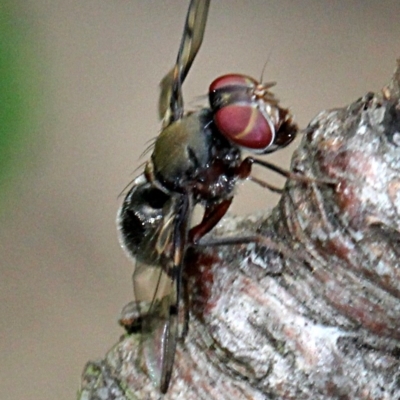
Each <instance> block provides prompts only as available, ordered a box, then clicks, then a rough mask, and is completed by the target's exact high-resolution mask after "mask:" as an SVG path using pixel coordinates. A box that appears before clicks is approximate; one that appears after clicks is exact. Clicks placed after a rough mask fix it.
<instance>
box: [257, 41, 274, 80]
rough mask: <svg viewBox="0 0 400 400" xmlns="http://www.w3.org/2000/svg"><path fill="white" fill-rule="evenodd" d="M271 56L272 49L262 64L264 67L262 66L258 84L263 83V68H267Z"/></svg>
mask: <svg viewBox="0 0 400 400" xmlns="http://www.w3.org/2000/svg"><path fill="white" fill-rule="evenodd" d="M271 54H272V49H271V50H270V51H269V53H268V56H267V59H266V61H265V63H264V66H263V68H262V70H261V76H260V80H259V82H260V83H263V81H264V72H265V68H266V67H267V64H268V63H269V60H270V58H271Z"/></svg>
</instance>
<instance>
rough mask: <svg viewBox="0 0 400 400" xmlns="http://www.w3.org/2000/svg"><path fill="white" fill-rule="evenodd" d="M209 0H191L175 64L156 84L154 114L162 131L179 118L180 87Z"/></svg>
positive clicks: (195, 49)
mask: <svg viewBox="0 0 400 400" xmlns="http://www.w3.org/2000/svg"><path fill="white" fill-rule="evenodd" d="M209 5H210V0H191V2H190V5H189V9H188V13H187V16H186V22H185V27H184V29H183V35H182V40H181V44H180V46H179V51H178V57H177V60H176V64H175V66H174V68H172V70H171V71H169V72H168V74H167V75H165V77H164V78H163V79H162V81H161V83H160V88H161V92H160V98H159V103H158V112H159V117H160V119H162V120H163V127H164V128H165V127H166V126H168V125H169V124H170V123H171V122H173V121H176V120H178V119H180V118H182V116H183V97H182V84H183V82H184V80H185V78H186V75H187V74H188V72H189V69H190V67H191V66H192V63H193V60H194V58H195V57H196V54H197V52H198V51H199V48H200V46H201V43H202V41H203V36H204V30H205V27H206V22H207V15H208V8H209Z"/></svg>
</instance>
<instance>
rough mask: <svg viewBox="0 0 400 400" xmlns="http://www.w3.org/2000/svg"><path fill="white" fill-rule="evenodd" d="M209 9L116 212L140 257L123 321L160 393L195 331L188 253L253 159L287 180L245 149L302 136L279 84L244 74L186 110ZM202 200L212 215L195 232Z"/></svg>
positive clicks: (183, 47)
mask: <svg viewBox="0 0 400 400" xmlns="http://www.w3.org/2000/svg"><path fill="white" fill-rule="evenodd" d="M209 4H210V0H191V1H190V5H189V10H188V13H187V17H186V22H185V26H184V30H183V36H182V40H181V43H180V47H179V51H178V56H177V60H176V63H175V65H174V67H173V69H172V70H171V71H170V72H169V73H167V74H166V76H165V77H164V78H163V80H162V81H161V92H160V98H159V116H160V119H161V120H162V130H161V133H160V135H159V136H158V137H157V139H156V141H155V143H154V148H153V152H152V155H151V158H150V160H149V161H148V162H147V163H146V166H145V169H144V172H143V173H142V174H141V175H140V176H139V177H138V178H136V179H135V180H134V182H133V185H132V187H131V188H130V190H129V192H128V194H127V195H126V197H125V199H124V201H123V204H122V206H121V208H120V210H119V214H118V229H119V232H120V241H121V244H122V247H123V248H124V249H125V250H126V252H127V253H128V255H129V256H131V257H135V258H136V266H135V271H134V274H133V284H134V293H135V302H134V304H135V307H137V308H135V309H132V308H131V309H130V311H129V312H130V313H129V312H128V311H127V310H125V311H126V312H125V317H124V318H123V320H122V323H123V324H124V325H125V327H126V328H127V330H128V331H135V330H138V329H140V330H141V332H142V345H143V346H142V352H143V356H144V360H145V364H146V367H147V370H148V371H149V373H150V375H151V377H152V379H153V381H154V382H155V383H156V384H157V385H158V387H159V389H160V391H161V392H162V393H166V392H167V390H168V387H169V383H170V380H171V375H172V370H173V364H174V357H175V349H176V345H177V341H178V338H180V337H184V336H185V332H186V331H187V324H188V310H187V307H185V305H186V304H185V302H184V301H182V297H185V296H183V295H184V289H185V285H184V282H183V280H182V271H183V268H184V256H185V252H186V250H187V248H188V247H189V246H193V245H195V244H196V243H199V241H200V239H201V238H202V237H203V236H204V235H205V234H206V233H208V232H209V231H210V230H212V229H213V228H214V227H215V225H216V224H217V223H218V222H219V221H220V219H221V218H222V217H223V216H224V214H225V213H226V212H227V210H228V208H229V206H230V204H231V202H232V200H233V196H234V188H235V186H236V184H237V182H238V181H240V180H244V179H247V178H251V177H250V173H251V166H252V164H253V163H257V164H259V165H262V166H264V167H267V168H271V169H274V170H275V171H277V172H279V173H282V174H284V175H285V176H288V174H289V173H286V172H284V171H283V170H281V169H279V168H277V167H274V166H272V165H271V164H270V163H268V162H265V161H262V160H258V159H256V158H253V157H247V158H244V159H242V155H241V149H246V150H248V151H250V152H253V153H256V154H266V153H270V152H273V151H275V150H278V149H280V148H283V147H285V146H287V145H288V144H289V143H290V142H292V141H293V139H294V138H295V136H296V133H297V131H298V128H297V126H296V125H295V124H294V123H293V121H292V117H291V115H290V113H289V111H288V110H287V109H284V108H282V107H280V105H279V101H278V100H277V99H276V98H275V97H274V95H273V93H272V92H271V91H270V88H271V87H272V86H273V85H274V84H273V83H259V82H257V81H256V80H255V79H253V78H251V77H249V76H246V75H241V74H228V75H224V76H221V77H219V78H217V79H216V80H214V81H213V82H212V83H211V85H210V88H209V107H206V108H203V109H201V110H200V111H195V112H185V111H184V106H183V97H182V84H183V82H184V80H185V78H186V76H187V74H188V72H189V69H190V67H191V65H192V63H193V61H194V58H195V57H196V55H197V53H198V51H199V48H200V46H201V43H202V40H203V36H204V31H205V26H206V21H207V14H208V9H209ZM251 179H252V180H254V181H255V182H257V183H260V184H262V185H263V186H265V187H268V188H270V189H272V190H277V189H276V188H274V187H272V186H270V185H269V184H267V183H264V182H261V181H259V180H257V179H255V178H251ZM196 204H201V205H202V206H203V207H204V214H203V217H202V220H201V222H200V223H199V224H198V225H196V226H194V227H191V217H192V213H193V209H194V207H195V205H196ZM127 315H128V316H129V317H126V316H127Z"/></svg>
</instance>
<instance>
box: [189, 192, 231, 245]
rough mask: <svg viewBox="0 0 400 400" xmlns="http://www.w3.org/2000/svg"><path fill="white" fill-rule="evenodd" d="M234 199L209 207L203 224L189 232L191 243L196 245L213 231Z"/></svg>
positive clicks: (202, 221)
mask: <svg viewBox="0 0 400 400" xmlns="http://www.w3.org/2000/svg"><path fill="white" fill-rule="evenodd" d="M232 200H233V198H229V199H226V200H223V201H221V202H220V203H216V204H211V205H207V206H206V209H205V211H204V215H203V219H202V220H201V222H200V223H199V224H198V225H196V226H194V227H193V228H192V229H190V231H189V243H191V244H196V243H197V242H198V241H199V240H200V239H201V238H202V237H203V236H204V235H205V234H207V233H208V232H210V231H211V229H213V228H214V227H215V225H217V224H218V222H219V221H220V220H221V219H222V217H223V216H224V215H225V214H226V212H227V211H228V208H229V206H230V205H231V203H232Z"/></svg>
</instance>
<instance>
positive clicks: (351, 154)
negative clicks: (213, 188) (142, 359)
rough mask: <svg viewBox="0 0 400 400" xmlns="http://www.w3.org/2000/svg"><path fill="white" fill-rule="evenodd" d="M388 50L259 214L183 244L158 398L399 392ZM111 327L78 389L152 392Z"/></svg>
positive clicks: (398, 250) (393, 111)
mask: <svg viewBox="0 0 400 400" xmlns="http://www.w3.org/2000/svg"><path fill="white" fill-rule="evenodd" d="M399 97H400V61H398V67H397V70H396V71H395V73H394V76H393V78H392V80H391V82H390V83H389V85H388V86H387V87H385V88H384V89H383V90H382V93H377V94H374V93H367V94H366V95H365V96H363V97H362V98H360V99H358V100H357V101H355V102H354V103H353V104H350V105H349V106H346V107H343V108H337V109H334V110H329V111H323V112H321V113H320V114H319V115H318V116H317V117H315V118H314V119H313V120H312V121H311V123H310V124H309V126H308V127H307V128H306V129H305V131H304V136H303V140H302V143H301V145H300V147H299V148H298V149H297V150H296V152H295V154H294V156H293V159H292V170H293V171H294V172H296V173H297V174H301V175H304V176H307V177H309V178H311V179H312V180H314V181H310V182H302V181H299V180H289V181H288V182H287V184H286V186H285V190H284V193H283V195H282V197H281V199H280V201H279V204H278V205H277V207H276V208H274V210H273V211H272V213H269V214H268V215H267V214H265V215H262V214H258V215H253V216H250V217H247V218H244V219H243V218H242V219H241V218H230V219H226V220H224V222H223V224H222V225H221V226H220V227H219V228H218V229H217V230H214V232H213V235H214V237H220V236H223V237H226V236H240V237H244V236H257V237H258V240H257V243H247V244H246V243H245V244H241V245H234V246H220V247H210V248H208V247H200V248H197V249H195V250H193V251H191V252H190V254H188V260H187V265H190V266H191V267H187V268H186V271H185V273H186V279H187V280H188V282H189V291H190V294H191V302H190V313H191V315H190V325H189V333H188V336H187V337H186V339H185V341H184V343H180V344H179V345H178V349H177V352H176V358H175V366H174V371H173V377H172V381H171V385H170V388H169V391H168V393H167V394H166V395H165V396H164V397H163V398H164V399H185V400H190V399H230V400H232V399H293V400H295V399H296V400H300V399H341V400H344V399H388V400H389V399H400V261H399V256H400V102H399ZM139 343H140V335H139V334H131V335H125V336H124V337H122V338H121V340H120V341H119V342H118V343H117V344H116V345H115V346H114V347H113V348H112V349H111V350H110V351H109V352H108V353H107V355H106V357H105V358H104V360H102V361H100V362H89V363H88V364H87V365H86V367H85V371H84V373H83V377H82V387H81V391H80V394H79V396H80V397H79V398H80V399H91V400H93V399H120V400H122V399H159V398H161V397H162V396H161V395H160V394H159V392H158V389H157V388H155V387H154V386H153V385H152V383H151V381H150V379H149V377H148V376H147V375H146V372H145V368H144V367H143V365H141V364H140V363H139V362H138V361H137V360H138V348H139Z"/></svg>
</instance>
